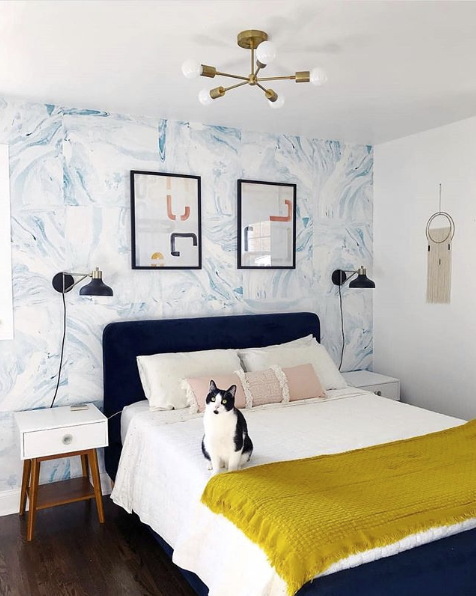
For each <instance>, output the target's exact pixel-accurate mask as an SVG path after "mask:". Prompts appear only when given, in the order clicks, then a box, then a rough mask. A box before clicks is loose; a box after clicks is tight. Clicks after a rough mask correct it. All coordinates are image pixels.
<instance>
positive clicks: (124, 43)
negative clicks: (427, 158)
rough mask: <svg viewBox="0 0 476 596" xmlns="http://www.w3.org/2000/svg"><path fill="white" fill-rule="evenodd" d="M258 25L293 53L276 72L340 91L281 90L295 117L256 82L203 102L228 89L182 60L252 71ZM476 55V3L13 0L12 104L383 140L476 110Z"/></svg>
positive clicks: (4, 57) (4, 12)
mask: <svg viewBox="0 0 476 596" xmlns="http://www.w3.org/2000/svg"><path fill="white" fill-rule="evenodd" d="M251 28H253V29H264V30H265V31H267V32H268V33H269V36H270V39H272V40H273V41H275V42H276V43H277V45H278V47H279V56H278V60H277V63H276V64H275V65H270V66H269V67H268V69H267V72H266V74H267V75H268V76H269V75H271V74H291V73H294V72H295V71H296V70H308V69H311V68H312V67H313V66H315V65H322V66H324V67H325V68H326V69H327V71H328V74H329V82H328V84H327V86H326V87H323V88H316V87H314V86H312V85H309V84H299V85H298V84H296V83H294V82H290V81H283V82H279V83H276V84H275V85H274V87H275V89H276V91H278V93H279V92H280V91H282V92H283V93H284V94H285V96H286V104H285V106H284V107H283V108H282V109H281V110H271V109H269V107H268V106H267V105H266V101H265V100H264V98H263V97H262V94H261V93H260V92H259V91H258V90H257V89H253V88H249V87H245V88H243V89H237V90H235V91H232V92H230V93H229V94H227V96H225V97H224V98H222V99H219V100H216V101H215V102H214V104H213V105H212V106H210V107H203V106H202V105H201V104H199V103H198V100H197V94H198V91H199V90H200V89H201V88H202V87H209V88H211V87H214V86H217V84H220V83H221V81H220V82H216V81H218V79H215V80H212V79H199V80H187V79H185V78H184V77H183V75H182V74H181V70H180V67H181V64H182V62H183V61H184V60H185V59H186V58H195V59H197V60H199V61H200V62H203V63H205V64H211V65H214V66H216V67H217V68H219V69H222V70H225V69H228V70H230V71H232V72H237V73H240V74H246V75H247V74H248V70H249V52H248V51H246V50H243V49H241V48H239V47H238V46H237V45H236V35H237V33H238V32H239V31H241V30H243V29H251ZM475 56H476V2H456V1H455V2H452V1H447V2H433V1H419V2H418V1H416V2H412V1H390V2H388V1H368V0H366V1H360V0H348V1H344V2H341V1H338V0H327V1H317V0H313V1H311V0H307V1H304V0H303V1H297V0H294V1H292V0H276V1H275V0H168V1H143V0H136V1H129V0H123V1H89V2H84V1H62V2H59V1H58V2H57V1H36V2H1V3H0V96H5V97H19V98H26V99H29V100H37V101H40V102H49V103H56V104H61V105H65V106H73V107H82V108H96V109H101V110H108V111H115V112H122V113H131V114H140V115H151V116H158V117H169V118H175V119H182V120H190V121H199V122H205V123H209V124H218V125H225V126H236V127H239V128H243V129H251V130H262V131H269V132H286V133H290V134H302V135H305V136H308V137H316V138H321V139H340V140H345V141H354V142H360V143H372V144H375V143H378V142H382V141H386V140H389V139H394V138H398V137H402V136H405V135H408V134H411V133H414V132H418V131H421V130H426V129H428V128H433V127H436V126H440V125H442V124H446V123H449V122H453V121H455V120H460V119H463V118H466V117H470V116H473V115H475V114H476V68H475ZM221 80H223V79H221ZM228 80H229V79H228Z"/></svg>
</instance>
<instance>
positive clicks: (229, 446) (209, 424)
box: [203, 411, 236, 459]
mask: <svg viewBox="0 0 476 596" xmlns="http://www.w3.org/2000/svg"><path fill="white" fill-rule="evenodd" d="M203 423H204V427H205V447H206V448H207V451H209V452H214V453H216V454H217V455H218V456H219V457H221V458H223V459H225V458H228V457H229V456H230V455H231V454H232V453H233V452H234V450H235V440H234V439H235V432H236V416H235V415H234V414H233V413H232V412H230V413H226V414H218V415H217V414H214V413H213V412H211V411H208V412H205V415H204V418H203Z"/></svg>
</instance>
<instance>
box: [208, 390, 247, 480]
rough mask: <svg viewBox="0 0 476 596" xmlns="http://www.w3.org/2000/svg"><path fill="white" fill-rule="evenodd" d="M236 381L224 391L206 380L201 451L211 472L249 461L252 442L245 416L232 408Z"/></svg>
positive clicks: (232, 468) (231, 469) (239, 465)
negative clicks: (203, 432)
mask: <svg viewBox="0 0 476 596" xmlns="http://www.w3.org/2000/svg"><path fill="white" fill-rule="evenodd" d="M235 393H236V385H232V386H231V387H230V388H229V389H227V390H226V391H225V390H223V389H218V387H217V386H216V385H215V382H214V381H210V389H209V390H208V395H207V399H206V407H205V415H204V417H203V425H204V427H205V434H204V436H203V439H202V453H203V455H204V456H205V458H206V459H208V461H209V462H210V463H209V464H208V469H209V470H211V471H212V476H214V475H215V474H218V473H219V472H220V468H226V469H228V471H230V472H232V471H234V470H239V469H240V467H241V466H242V465H243V464H244V463H246V462H248V461H250V458H251V454H252V453H253V443H252V442H251V439H250V437H249V435H248V426H247V424H246V420H245V417H244V416H243V414H242V413H241V412H240V410H237V409H236V408H235Z"/></svg>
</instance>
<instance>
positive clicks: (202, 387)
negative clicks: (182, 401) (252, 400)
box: [185, 373, 246, 412]
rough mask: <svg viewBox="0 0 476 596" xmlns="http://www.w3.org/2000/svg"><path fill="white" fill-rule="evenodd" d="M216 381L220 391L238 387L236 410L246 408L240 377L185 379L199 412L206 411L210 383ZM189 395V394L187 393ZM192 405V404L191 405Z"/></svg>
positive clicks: (232, 374) (221, 376)
mask: <svg viewBox="0 0 476 596" xmlns="http://www.w3.org/2000/svg"><path fill="white" fill-rule="evenodd" d="M211 379H213V380H214V381H215V384H216V386H217V387H218V389H225V390H226V389H229V388H230V387H231V386H232V385H236V394H235V408H244V407H245V406H246V398H245V392H244V391H243V385H242V384H241V381H240V379H239V378H238V375H236V374H235V373H230V374H229V375H208V376H206V377H195V378H193V379H185V381H186V382H187V383H188V385H189V386H190V389H191V390H192V394H193V397H194V398H195V401H196V402H197V407H198V410H197V411H198V412H203V411H204V410H205V405H206V399H207V395H208V390H209V388H210V381H211ZM187 393H188V392H187ZM189 405H192V404H189Z"/></svg>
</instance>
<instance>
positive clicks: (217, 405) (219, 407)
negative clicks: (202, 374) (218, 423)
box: [206, 381, 236, 414]
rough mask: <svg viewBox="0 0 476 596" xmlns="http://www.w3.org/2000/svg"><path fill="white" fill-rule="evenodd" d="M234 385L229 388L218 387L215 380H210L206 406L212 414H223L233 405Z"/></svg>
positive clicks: (231, 408)
mask: <svg viewBox="0 0 476 596" xmlns="http://www.w3.org/2000/svg"><path fill="white" fill-rule="evenodd" d="M235 393H236V385H232V386H231V387H230V388H229V389H226V390H225V389H218V387H217V386H216V385H215V381H210V389H209V390H208V395H207V399H206V408H207V410H209V411H212V412H213V413H214V414H223V413H225V412H229V411H230V410H233V408H234V407H235Z"/></svg>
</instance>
